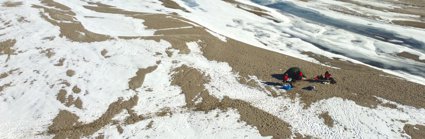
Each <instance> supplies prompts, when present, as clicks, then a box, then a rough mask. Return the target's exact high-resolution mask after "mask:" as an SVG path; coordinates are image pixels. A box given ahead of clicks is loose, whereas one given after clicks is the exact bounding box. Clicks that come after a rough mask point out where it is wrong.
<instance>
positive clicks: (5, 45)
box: [0, 39, 16, 62]
mask: <svg viewBox="0 0 425 139" xmlns="http://www.w3.org/2000/svg"><path fill="white" fill-rule="evenodd" d="M15 43H16V40H15V39H9V40H5V41H1V42H0V55H7V58H6V60H5V61H6V62H7V61H8V60H9V59H10V56H11V55H15V54H16V53H15V49H14V48H13V46H14V45H15Z"/></svg>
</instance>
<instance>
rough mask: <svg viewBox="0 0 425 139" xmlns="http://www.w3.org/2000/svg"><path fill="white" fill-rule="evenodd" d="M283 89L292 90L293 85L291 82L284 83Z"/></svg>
mask: <svg viewBox="0 0 425 139" xmlns="http://www.w3.org/2000/svg"><path fill="white" fill-rule="evenodd" d="M281 89H285V90H286V91H289V90H292V86H291V85H290V84H284V85H282V87H281Z"/></svg>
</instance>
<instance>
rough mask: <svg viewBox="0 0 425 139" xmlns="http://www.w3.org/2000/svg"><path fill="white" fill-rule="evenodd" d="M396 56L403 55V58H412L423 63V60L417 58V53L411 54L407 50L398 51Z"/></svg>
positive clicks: (424, 61)
mask: <svg viewBox="0 0 425 139" xmlns="http://www.w3.org/2000/svg"><path fill="white" fill-rule="evenodd" d="M397 56H400V57H404V58H407V59H412V60H415V61H418V62H423V63H425V60H421V59H419V56H418V55H414V54H411V53H408V52H401V53H398V54H397Z"/></svg>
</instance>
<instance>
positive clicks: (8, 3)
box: [2, 1, 22, 7]
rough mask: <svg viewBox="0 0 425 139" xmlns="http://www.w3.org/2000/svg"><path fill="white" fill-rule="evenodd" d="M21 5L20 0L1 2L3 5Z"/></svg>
mask: <svg viewBox="0 0 425 139" xmlns="http://www.w3.org/2000/svg"><path fill="white" fill-rule="evenodd" d="M21 5H22V2H21V1H5V2H3V4H2V6H3V7H18V6H21Z"/></svg>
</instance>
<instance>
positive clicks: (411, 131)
mask: <svg viewBox="0 0 425 139" xmlns="http://www.w3.org/2000/svg"><path fill="white" fill-rule="evenodd" d="M403 129H404V131H405V132H406V133H407V134H408V135H409V136H410V137H411V138H412V139H423V138H424V137H425V126H424V125H409V124H406V125H404V128H403Z"/></svg>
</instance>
